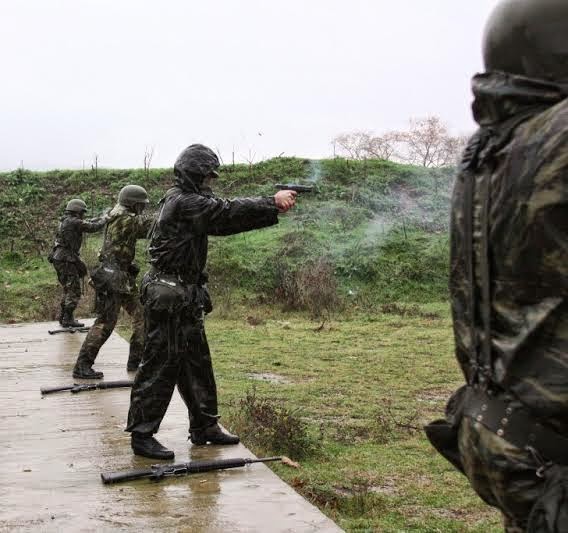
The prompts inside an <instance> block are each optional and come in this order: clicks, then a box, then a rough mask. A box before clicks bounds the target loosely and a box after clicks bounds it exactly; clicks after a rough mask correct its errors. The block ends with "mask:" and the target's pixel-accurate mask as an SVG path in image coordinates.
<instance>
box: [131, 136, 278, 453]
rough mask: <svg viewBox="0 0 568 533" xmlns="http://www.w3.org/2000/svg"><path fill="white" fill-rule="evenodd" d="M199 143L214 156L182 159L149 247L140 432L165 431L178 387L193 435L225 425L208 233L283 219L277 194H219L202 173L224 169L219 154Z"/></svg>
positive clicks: (134, 405)
mask: <svg viewBox="0 0 568 533" xmlns="http://www.w3.org/2000/svg"><path fill="white" fill-rule="evenodd" d="M194 148H195V150H197V152H198V156H201V155H203V157H204V158H205V160H206V162H205V163H204V165H203V169H201V168H196V170H195V172H196V174H195V175H191V174H190V173H187V172H186V171H185V170H184V167H183V165H179V164H178V163H176V166H175V167H174V170H175V173H176V180H175V186H174V187H173V188H172V189H170V190H169V191H168V192H167V193H166V196H165V197H164V199H163V200H162V202H161V204H162V207H161V211H160V214H159V216H158V219H157V222H156V226H155V229H154V232H153V235H152V238H151V243H150V247H149V253H150V262H151V264H152V268H151V270H150V271H149V272H148V273H147V274H146V275H145V277H144V280H143V282H142V287H141V295H142V301H143V302H144V312H145V320H146V322H145V323H146V337H145V345H144V355H143V359H142V364H141V365H140V368H139V369H138V372H137V374H136V379H135V381H134V386H133V388H132V394H131V402H130V410H129V413H128V424H127V428H126V430H127V431H129V432H132V433H133V437H134V435H135V434H141V435H152V434H154V433H156V432H157V431H158V429H159V427H160V423H161V421H162V418H163V417H164V415H165V413H166V410H167V408H168V405H169V403H170V400H171V397H172V394H173V391H174V388H175V386H176V385H177V387H178V390H179V393H180V394H181V396H182V398H183V400H184V402H185V404H186V405H187V408H188V411H189V418H190V427H191V434H192V440H193V441H194V442H196V440H195V434H196V432H197V431H201V430H203V429H204V428H213V427H217V426H216V422H217V419H218V412H217V390H216V385H215V378H214V375H213V367H212V364H211V356H210V353H209V346H208V343H207V338H206V335H205V328H204V315H205V314H207V313H209V312H210V311H211V310H212V307H211V302H210V299H209V293H208V291H207V287H206V282H207V274H206V273H205V271H204V269H205V265H206V261H207V247H208V235H231V234H234V233H240V232H243V231H249V230H253V229H256V228H262V227H266V226H270V225H273V224H276V223H277V222H278V209H277V208H276V206H275V203H274V199H273V198H256V199H250V198H239V199H235V200H232V201H228V200H222V199H219V198H216V197H215V196H213V194H212V193H211V191H210V189H208V188H207V187H206V186H203V185H202V184H201V181H200V179H201V177H202V176H205V175H207V174H208V173H210V172H211V171H212V170H213V169H214V168H216V167H218V161H217V158H216V156H214V154H212V152H211V151H210V150H209V149H207V148H206V147H202V146H201V145H193V146H192V147H190V148H189V149H188V150H189V151H190V152H191V150H192V149H194ZM184 153H185V152H184ZM183 155H184V154H183V153H182V156H180V159H183ZM180 159H178V162H179V161H180ZM198 161H199V157H198ZM207 161H209V162H210V167H207V164H206V163H207ZM193 163H195V160H193V159H192V164H193ZM231 437H233V438H235V437H234V436H231ZM223 438H225V435H224V436H223ZM236 441H237V442H238V439H236Z"/></svg>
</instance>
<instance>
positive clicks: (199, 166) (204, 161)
mask: <svg viewBox="0 0 568 533" xmlns="http://www.w3.org/2000/svg"><path fill="white" fill-rule="evenodd" d="M218 168H219V158H218V157H217V154H215V152H214V151H213V150H211V148H208V147H207V146H204V145H203V144H192V145H191V146H188V147H187V148H186V149H185V150H184V151H183V152H182V153H181V154H180V155H179V157H178V158H177V159H176V162H175V164H174V174H175V176H176V178H177V180H178V181H181V182H182V183H183V182H185V181H189V182H191V183H192V184H193V185H195V186H197V187H199V185H201V183H202V182H203V178H205V176H208V175H210V174H215V175H218V173H217V169H218Z"/></svg>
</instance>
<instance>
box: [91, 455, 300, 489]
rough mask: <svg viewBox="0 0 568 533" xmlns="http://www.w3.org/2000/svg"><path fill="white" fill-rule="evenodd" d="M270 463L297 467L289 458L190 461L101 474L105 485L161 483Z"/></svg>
mask: <svg viewBox="0 0 568 533" xmlns="http://www.w3.org/2000/svg"><path fill="white" fill-rule="evenodd" d="M269 461H281V462H283V463H285V464H290V465H291V466H295V465H296V464H295V463H293V462H292V461H290V460H289V459H288V458H287V457H264V458H262V459H240V458H235V459H218V460H216V461H189V462H188V463H178V464H161V465H152V466H150V467H149V468H139V469H137V470H128V471H126V472H109V473H106V474H101V479H102V480H103V483H104V484H105V485H110V484H112V483H121V482H123V481H132V480H134V479H142V478H148V479H150V480H152V481H161V480H162V479H163V478H165V477H172V476H185V475H187V474H198V473H200V472H210V471H212V470H226V469H227V468H239V467H242V466H246V465H250V464H252V463H267V462H269Z"/></svg>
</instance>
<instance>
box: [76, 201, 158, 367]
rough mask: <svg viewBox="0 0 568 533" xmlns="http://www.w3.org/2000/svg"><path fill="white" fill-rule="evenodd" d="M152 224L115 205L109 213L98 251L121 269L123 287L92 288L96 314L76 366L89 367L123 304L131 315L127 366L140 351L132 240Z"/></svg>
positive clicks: (137, 358)
mask: <svg viewBox="0 0 568 533" xmlns="http://www.w3.org/2000/svg"><path fill="white" fill-rule="evenodd" d="M151 226H152V218H150V217H144V218H143V217H140V216H138V215H136V214H135V213H133V212H132V211H131V210H130V209H128V208H126V207H124V206H121V205H117V206H115V207H114V208H113V209H112V211H111V212H110V215H109V222H108V223H107V227H106V230H105V235H104V240H103V246H102V249H101V252H100V253H99V261H100V262H101V264H102V266H105V265H112V267H113V268H118V269H120V270H121V271H123V272H124V274H125V276H123V277H124V278H125V279H127V280H128V283H127V284H126V287H114V288H113V287H105V288H104V290H100V289H99V288H98V287H96V286H95V290H96V308H95V311H96V313H97V318H96V320H95V323H94V325H93V327H92V328H91V329H90V330H89V333H88V334H87V337H86V338H85V340H84V341H83V345H82V346H81V350H80V352H79V356H78V358H77V365H78V366H87V367H89V368H90V367H91V366H92V364H93V363H94V361H95V359H96V357H97V355H98V353H99V350H100V349H101V347H102V346H103V344H104V343H105V342H106V340H107V339H108V338H109V337H110V335H111V333H112V332H113V331H114V328H115V326H116V322H117V320H118V315H119V312H120V309H121V308H123V309H124V310H125V311H126V312H127V313H128V314H129V315H130V316H131V318H132V330H133V331H132V337H131V339H130V355H129V359H128V364H127V366H128V367H129V368H135V367H136V366H137V364H138V362H139V361H140V358H141V354H142V343H143V338H144V318H143V311H142V306H141V304H140V302H139V300H138V288H137V286H136V274H137V273H138V267H137V266H136V265H135V264H133V260H134V257H135V254H136V241H137V240H138V239H142V238H145V237H146V236H147V235H148V232H149V230H150V227H151Z"/></svg>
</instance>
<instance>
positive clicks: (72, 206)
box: [65, 198, 87, 213]
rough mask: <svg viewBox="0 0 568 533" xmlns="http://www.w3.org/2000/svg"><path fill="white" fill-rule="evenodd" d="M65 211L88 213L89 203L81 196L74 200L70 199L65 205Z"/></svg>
mask: <svg viewBox="0 0 568 533" xmlns="http://www.w3.org/2000/svg"><path fill="white" fill-rule="evenodd" d="M65 211H70V212H71V213H86V212H87V204H86V203H85V202H83V200H80V199H79V198H74V199H73V200H69V202H68V203H67V206H66V207H65Z"/></svg>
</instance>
